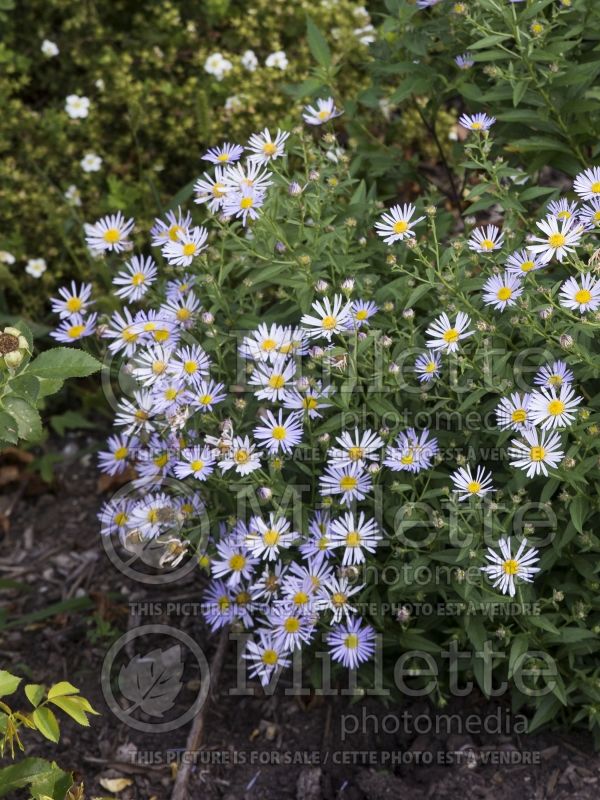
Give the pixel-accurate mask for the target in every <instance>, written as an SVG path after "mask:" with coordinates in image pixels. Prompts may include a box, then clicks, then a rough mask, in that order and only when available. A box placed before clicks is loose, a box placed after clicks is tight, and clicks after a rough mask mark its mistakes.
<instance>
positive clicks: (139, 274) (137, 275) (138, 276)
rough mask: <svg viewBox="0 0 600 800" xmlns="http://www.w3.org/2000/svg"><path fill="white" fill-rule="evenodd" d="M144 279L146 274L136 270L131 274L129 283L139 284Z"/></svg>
mask: <svg viewBox="0 0 600 800" xmlns="http://www.w3.org/2000/svg"><path fill="white" fill-rule="evenodd" d="M145 280H146V276H145V275H144V273H143V272H136V273H135V275H132V276H131V283H132V284H133V285H134V286H141V285H142V283H144V281H145Z"/></svg>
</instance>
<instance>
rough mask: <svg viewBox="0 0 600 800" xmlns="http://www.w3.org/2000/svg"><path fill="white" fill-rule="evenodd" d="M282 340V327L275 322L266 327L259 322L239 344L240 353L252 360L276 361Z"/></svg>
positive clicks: (263, 323)
mask: <svg viewBox="0 0 600 800" xmlns="http://www.w3.org/2000/svg"><path fill="white" fill-rule="evenodd" d="M283 341H284V329H283V328H282V327H280V326H279V325H276V324H275V323H272V324H271V326H270V327H267V324H266V323H265V322H261V323H260V325H259V326H258V328H257V329H256V330H255V331H252V333H251V334H250V335H249V336H245V337H244V340H243V342H242V344H241V345H240V354H241V355H242V356H243V357H244V358H252V359H254V361H271V362H273V361H276V360H277V359H278V358H279V357H280V347H281V345H282V344H283Z"/></svg>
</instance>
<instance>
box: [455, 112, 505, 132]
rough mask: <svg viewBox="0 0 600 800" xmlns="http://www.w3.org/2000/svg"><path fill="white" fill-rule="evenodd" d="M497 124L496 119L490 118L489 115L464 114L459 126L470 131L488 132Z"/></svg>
mask: <svg viewBox="0 0 600 800" xmlns="http://www.w3.org/2000/svg"><path fill="white" fill-rule="evenodd" d="M495 122H496V117H488V115H487V114H463V115H462V116H461V117H460V118H459V120H458V124H459V125H461V126H462V127H463V128H466V129H467V130H469V131H479V132H480V131H487V130H489V129H490V128H491V127H492V125H493V124H494V123H495Z"/></svg>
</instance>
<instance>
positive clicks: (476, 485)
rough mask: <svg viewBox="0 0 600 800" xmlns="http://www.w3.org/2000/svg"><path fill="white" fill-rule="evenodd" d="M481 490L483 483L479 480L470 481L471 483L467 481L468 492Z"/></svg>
mask: <svg viewBox="0 0 600 800" xmlns="http://www.w3.org/2000/svg"><path fill="white" fill-rule="evenodd" d="M480 491H481V484H480V483H479V481H469V483H467V492H470V493H471V494H477V493H478V492H480Z"/></svg>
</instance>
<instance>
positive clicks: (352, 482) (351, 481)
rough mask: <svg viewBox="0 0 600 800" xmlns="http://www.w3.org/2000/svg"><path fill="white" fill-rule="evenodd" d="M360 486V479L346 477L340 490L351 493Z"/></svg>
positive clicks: (341, 483) (341, 482) (342, 480)
mask: <svg viewBox="0 0 600 800" xmlns="http://www.w3.org/2000/svg"><path fill="white" fill-rule="evenodd" d="M357 486H358V479H357V478H355V477H353V476H352V475H344V477H343V478H342V479H341V481H340V489H341V490H342V492H351V491H352V490H353V489H356V487H357Z"/></svg>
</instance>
